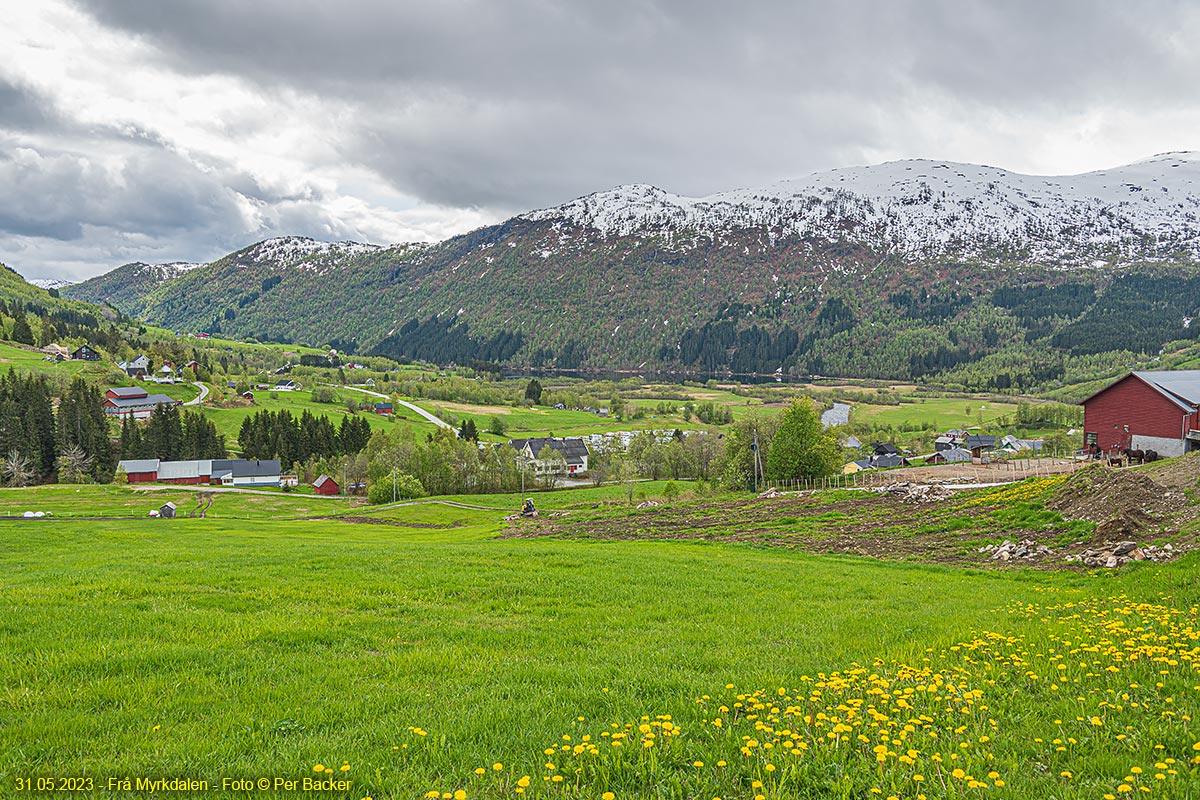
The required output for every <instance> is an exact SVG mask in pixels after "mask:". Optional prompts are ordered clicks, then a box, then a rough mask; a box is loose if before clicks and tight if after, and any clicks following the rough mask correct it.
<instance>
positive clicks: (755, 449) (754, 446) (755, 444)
mask: <svg viewBox="0 0 1200 800" xmlns="http://www.w3.org/2000/svg"><path fill="white" fill-rule="evenodd" d="M750 452H751V453H752V454H753V456H754V464H753V469H754V484H753V485H754V493H755V494H758V428H755V429H754V441H753V442H752V443H751V444H750Z"/></svg>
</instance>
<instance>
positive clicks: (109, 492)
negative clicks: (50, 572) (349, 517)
mask: <svg viewBox="0 0 1200 800" xmlns="http://www.w3.org/2000/svg"><path fill="white" fill-rule="evenodd" d="M198 492H205V493H208V492H211V493H212V498H213V502H212V505H211V506H207V507H206V511H205V516H206V517H209V518H216V519H227V518H228V519H292V518H302V517H312V516H326V515H330V514H339V513H343V512H345V511H347V510H348V509H351V508H354V507H355V506H357V505H358V501H357V500H354V499H352V498H343V497H335V498H325V497H317V496H315V495H313V494H312V493H311V492H309V493H298V492H282V491H272V492H264V491H258V492H255V493H248V492H227V491H220V489H219V487H217V489H216V490H215V491H214V487H207V486H204V487H189V486H149V485H140V486H116V485H86V486H71V485H44V486H30V487H27V488H24V489H0V516H21V515H22V514H24V513H25V512H26V511H33V512H37V511H42V512H47V513H49V514H52V515H53V516H54V517H55V518H72V517H132V518H141V517H146V516H147V515H148V514H149V512H150V510H151V509H157V508H158V507H159V506H161V505H163V504H164V503H166V502H168V501H170V502H173V503H175V505H176V506H177V508H178V514H179V516H180V517H184V516H186V515H187V513H188V512H189V511H191V510H193V509H196V508H197V507H198V505H199V502H198V499H197V493H198ZM206 505H207V504H206ZM162 522H163V523H164V524H170V523H167V522H166V521H165V520H163V521H162Z"/></svg>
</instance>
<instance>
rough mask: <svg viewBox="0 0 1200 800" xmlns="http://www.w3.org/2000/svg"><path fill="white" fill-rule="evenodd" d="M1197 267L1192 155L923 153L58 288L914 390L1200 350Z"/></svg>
mask: <svg viewBox="0 0 1200 800" xmlns="http://www.w3.org/2000/svg"><path fill="white" fill-rule="evenodd" d="M1198 260H1200V156H1198V155H1197V154H1192V153H1171V154H1164V155H1161V156H1156V157H1154V158H1150V159H1146V160H1144V161H1140V162H1136V163H1134V164H1129V165H1126V166H1124V167H1119V168H1115V169H1111V170H1105V171H1101V172H1093V173H1087V174H1084V175H1075V176H1063V177H1040V176H1027V175H1018V174H1015V173H1011V172H1006V171H1004V170H999V169H995V168H991V167H980V166H973V165H966V164H956V163H953V162H941V161H924V160H922V161H899V162H892V163H887V164H881V165H878V166H872V167H855V168H847V169H837V170H831V171H828V172H822V173H817V174H815V175H812V176H809V177H808V178H804V179H800V180H791V181H782V182H780V183H776V184H773V185H771V186H768V187H764V188H760V189H740V190H736V191H731V192H724V193H720V194H716V195H711V196H709V197H704V198H687V197H681V196H678V195H673V194H670V193H669V192H666V191H663V190H661V189H658V188H655V187H652V186H645V185H632V186H620V187H617V188H615V189H610V190H608V191H604V192H598V193H596V194H592V195H588V196H586V197H582V198H579V199H577V200H574V201H572V202H569V203H566V204H564V205H562V206H558V207H555V208H550V209H543V210H539V211H533V212H530V213H527V214H523V215H520V216H518V217H514V218H513V219H510V220H508V221H506V222H504V223H501V224H498V225H493V226H489V227H485V228H481V229H479V230H476V231H473V232H471V233H469V234H465V235H462V236H457V237H453V238H451V239H449V240H447V241H444V242H441V243H438V244H434V245H397V246H392V247H376V246H371V245H362V244H357V243H353V242H342V243H333V244H327V243H321V242H315V241H313V240H311V239H301V238H296V237H287V238H283V239H272V240H268V241H266V242H261V243H259V244H257V245H254V246H252V247H249V248H246V249H244V250H241V251H238V252H237V253H233V254H230V255H229V256H226V257H224V258H222V259H220V260H218V261H216V262H213V263H212V264H208V265H204V266H201V267H198V268H193V269H186V270H180V269H176V268H174V267H171V266H170V265H165V266H163V267H150V266H147V265H126V266H125V267H120V268H118V269H116V270H114V271H113V272H110V273H108V274H107V275H103V276H100V277H98V278H93V279H92V280H89V281H85V282H83V283H81V284H78V285H76V286H73V287H68V288H67V289H64V290H63V291H64V293H65V294H68V295H70V296H73V297H78V298H81V299H88V300H92V301H107V302H110V303H112V304H113V305H115V306H116V307H118V308H119V309H120V310H122V311H125V312H127V313H131V314H137V315H140V316H143V317H144V318H146V319H148V320H151V321H154V322H158V323H160V324H164V325H167V326H169V327H173V328H179V329H193V330H202V329H203V330H211V331H223V332H227V333H231V334H235V335H239V336H250V337H256V338H263V339H273V340H282V341H302V342H307V343H312V344H320V343H331V344H337V345H340V346H341V347H343V348H350V349H355V348H356V349H358V350H359V351H360V352H365V351H372V352H382V353H385V354H390V355H396V356H409V357H420V358H428V359H431V360H436V361H442V362H450V361H454V362H457V363H465V362H469V361H476V360H477V361H505V362H511V363H514V364H526V365H533V366H538V365H543V366H555V367H558V368H567V369H569V368H581V367H582V368H587V367H596V368H638V367H665V368H672V369H686V370H697V371H700V370H704V371H723V370H733V371H736V372H773V371H775V370H777V369H778V370H783V371H788V372H798V373H821V374H845V375H859V376H880V377H893V378H907V377H914V376H919V375H925V374H929V373H936V372H945V371H947V370H955V369H961V368H963V365H967V364H972V363H980V360H981V359H987V358H992V359H993V361H996V360H997V359H998V360H999V361H998V363H999V362H1003V363H1005V364H1010V363H1016V361H1018V359H1015V358H1008V359H1007V360H1006V359H1005V358H1004V357H1003V356H1004V354H1005V353H1008V354H1010V355H1011V354H1015V353H1018V352H1022V353H1024V352H1026V351H1031V352H1032V353H1033V354H1034V355H1035V356H1036V358H1035V359H1033V360H1034V361H1036V362H1037V363H1039V364H1043V365H1046V364H1048V366H1045V368H1044V370H1043V371H1045V370H1049V371H1050V373H1053V372H1054V371H1055V370H1058V371H1062V370H1064V369H1065V368H1066V367H1065V366H1064V359H1069V358H1070V357H1072V356H1076V357H1078V356H1082V355H1086V354H1089V353H1099V352H1105V351H1110V350H1125V349H1128V350H1133V351H1148V352H1155V351H1156V350H1157V348H1158V347H1159V346H1161V344H1162V343H1164V342H1168V341H1172V340H1175V339H1191V338H1194V337H1195V335H1196V333H1197V331H1198V330H1200V326H1196V327H1193V326H1191V325H1190V320H1191V318H1192V317H1194V316H1196V315H1197V314H1200V277H1198V275H1200V272H1197V270H1196V269H1195V266H1196V264H1197V261H1198ZM1027 360H1028V359H1027ZM1004 369H1007V370H1009V372H1012V374H1010V375H1008V377H1007V378H1001V381H1002V382H1003V381H1004V380H1008V381H1016V382H1017V383H1020V382H1022V381H1026V380H1030V379H1032V378H1031V377H1030V376H1029V375H1027V374H1024V373H1022V374H1017V373H1018V372H1020V370H1015V371H1014V370H1013V369H1010V367H1007V366H1006V367H1004ZM1039 369H1041V368H1039Z"/></svg>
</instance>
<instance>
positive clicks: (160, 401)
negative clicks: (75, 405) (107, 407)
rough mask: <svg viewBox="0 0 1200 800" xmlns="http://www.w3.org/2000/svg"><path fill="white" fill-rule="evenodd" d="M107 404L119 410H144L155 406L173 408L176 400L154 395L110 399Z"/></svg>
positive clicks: (162, 395) (163, 395)
mask: <svg viewBox="0 0 1200 800" xmlns="http://www.w3.org/2000/svg"><path fill="white" fill-rule="evenodd" d="M105 402H107V403H112V404H113V405H114V406H116V407H117V408H144V407H153V406H160V405H161V406H173V405H175V398H173V397H167V396H166V395H165V394H152V395H149V396H147V397H110V398H108V400H106V401H105Z"/></svg>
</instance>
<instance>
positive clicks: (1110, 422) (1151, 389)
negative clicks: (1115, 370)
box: [1083, 370, 1200, 456]
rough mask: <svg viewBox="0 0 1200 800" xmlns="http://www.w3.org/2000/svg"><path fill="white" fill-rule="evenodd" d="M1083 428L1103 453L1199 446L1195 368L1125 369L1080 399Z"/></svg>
mask: <svg viewBox="0 0 1200 800" xmlns="http://www.w3.org/2000/svg"><path fill="white" fill-rule="evenodd" d="M1083 431H1084V433H1083V436H1084V444H1085V445H1089V446H1090V445H1096V446H1097V447H1099V448H1100V450H1102V451H1106V452H1107V451H1114V450H1122V449H1124V448H1126V447H1132V448H1133V449H1135V450H1155V451H1157V452H1158V454H1159V455H1161V456H1178V455H1183V454H1184V453H1187V452H1190V451H1192V450H1197V449H1200V370H1176V371H1166V372H1131V373H1129V374H1128V375H1126V376H1125V377H1124V378H1121V379H1120V380H1118V381H1117V382H1115V383H1113V384H1110V385H1109V386H1107V387H1105V388H1104V389H1101V390H1100V391H1098V392H1096V393H1095V394H1094V395H1092V396H1091V397H1089V398H1088V399H1086V400H1084V401H1083Z"/></svg>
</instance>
